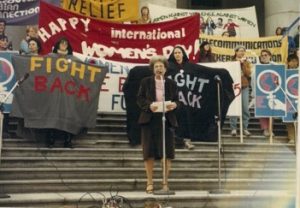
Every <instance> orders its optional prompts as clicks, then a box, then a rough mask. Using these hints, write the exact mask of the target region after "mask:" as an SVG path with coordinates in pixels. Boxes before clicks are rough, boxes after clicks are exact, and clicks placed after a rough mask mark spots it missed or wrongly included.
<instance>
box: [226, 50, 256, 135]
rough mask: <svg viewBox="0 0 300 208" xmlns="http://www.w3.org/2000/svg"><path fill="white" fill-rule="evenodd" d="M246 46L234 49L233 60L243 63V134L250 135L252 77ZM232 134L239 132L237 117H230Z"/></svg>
mask: <svg viewBox="0 0 300 208" xmlns="http://www.w3.org/2000/svg"><path fill="white" fill-rule="evenodd" d="M245 52H246V48H245V47H244V46H242V45H239V46H237V47H236V48H235V49H234V56H233V57H232V60H233V61H239V62H240V64H241V88H242V90H241V96H242V119H243V134H244V135H245V136H250V135H251V133H250V132H249V131H248V124H249V118H250V112H249V86H250V79H251V63H250V62H249V61H248V60H247V59H246V57H245ZM230 128H231V135H232V136H236V134H237V132H236V129H237V117H231V118H230Z"/></svg>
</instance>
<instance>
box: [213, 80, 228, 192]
mask: <svg viewBox="0 0 300 208" xmlns="http://www.w3.org/2000/svg"><path fill="white" fill-rule="evenodd" d="M214 79H215V80H216V82H217V91H218V93H217V94H218V115H217V116H216V120H217V125H218V189H214V190H210V191H209V193H211V194H229V193H230V191H228V190H225V189H222V184H221V149H222V144H221V119H222V114H221V90H220V89H221V86H220V85H221V79H220V77H219V75H216V76H215V77H214Z"/></svg>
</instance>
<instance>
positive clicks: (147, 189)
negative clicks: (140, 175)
mask: <svg viewBox="0 0 300 208" xmlns="http://www.w3.org/2000/svg"><path fill="white" fill-rule="evenodd" d="M146 193H147V194H153V184H147V188H146Z"/></svg>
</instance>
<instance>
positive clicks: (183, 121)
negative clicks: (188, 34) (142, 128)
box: [166, 46, 195, 150]
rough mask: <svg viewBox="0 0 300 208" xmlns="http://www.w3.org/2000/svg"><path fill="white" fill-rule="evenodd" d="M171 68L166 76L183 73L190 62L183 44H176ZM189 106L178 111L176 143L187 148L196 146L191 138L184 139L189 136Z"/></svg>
mask: <svg viewBox="0 0 300 208" xmlns="http://www.w3.org/2000/svg"><path fill="white" fill-rule="evenodd" d="M168 62H169V69H168V71H167V72H166V76H168V75H171V74H173V73H174V71H175V73H177V72H180V73H183V72H184V70H183V69H184V67H185V66H186V65H187V64H188V63H189V58H188V56H187V54H186V52H185V51H184V49H183V48H182V47H181V46H175V47H174V49H173V51H172V53H171V55H170V56H169V59H168ZM186 108H187V107H186V106H183V107H182V108H180V109H179V110H177V111H176V116H177V118H178V122H179V125H178V126H179V127H178V128H177V129H176V144H177V145H179V146H181V145H184V146H185V147H186V148H187V149H189V150H190V149H193V148H194V147H195V146H194V145H193V144H191V140H190V139H184V137H187V136H189V132H188V129H189V127H188V121H187V116H186V112H187V109H186Z"/></svg>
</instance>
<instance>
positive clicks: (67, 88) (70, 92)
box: [65, 81, 76, 95]
mask: <svg viewBox="0 0 300 208" xmlns="http://www.w3.org/2000/svg"><path fill="white" fill-rule="evenodd" d="M70 87H72V89H71V88H70ZM74 88H75V82H74V81H67V82H66V84H65V91H66V93H67V94H68V95H74V94H75V93H76V91H75V90H74Z"/></svg>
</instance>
